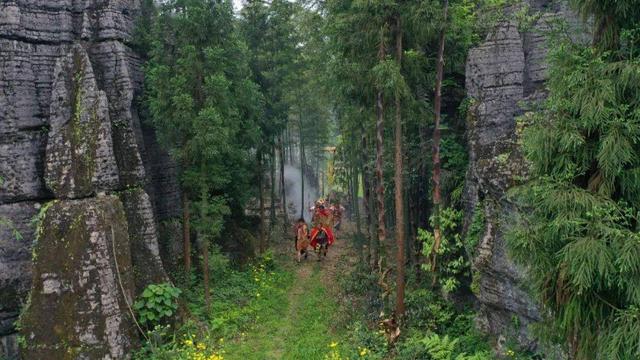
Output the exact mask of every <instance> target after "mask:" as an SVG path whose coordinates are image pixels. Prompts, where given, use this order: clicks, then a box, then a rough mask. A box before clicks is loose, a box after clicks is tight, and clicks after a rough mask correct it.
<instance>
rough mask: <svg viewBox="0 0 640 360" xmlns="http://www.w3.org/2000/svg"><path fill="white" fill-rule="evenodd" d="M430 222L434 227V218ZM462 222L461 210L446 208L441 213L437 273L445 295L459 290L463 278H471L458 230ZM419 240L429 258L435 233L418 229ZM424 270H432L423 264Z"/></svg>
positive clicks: (423, 252) (424, 253)
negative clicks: (440, 236)
mask: <svg viewBox="0 0 640 360" xmlns="http://www.w3.org/2000/svg"><path fill="white" fill-rule="evenodd" d="M430 221H431V226H433V222H434V217H433V216H432V217H431V218H430ZM461 221H462V211H460V210H455V209H453V208H445V209H442V210H441V211H440V229H441V231H442V239H441V244H440V248H439V249H438V262H439V263H440V265H439V266H438V268H437V270H436V271H437V277H438V282H439V284H440V286H441V287H442V290H443V291H444V292H445V293H451V292H453V291H455V290H456V289H457V288H458V286H459V285H460V279H459V278H460V277H461V276H469V262H468V261H467V260H466V258H465V253H464V249H465V247H464V244H463V242H462V236H461V235H460V231H459V229H458V227H459V224H460V222H461ZM418 240H419V241H421V242H422V254H423V255H424V256H428V255H429V254H430V253H431V249H432V247H433V242H434V237H433V233H431V232H430V231H426V230H424V229H418ZM423 269H424V270H429V271H430V270H431V268H430V267H429V266H428V265H427V264H423Z"/></svg>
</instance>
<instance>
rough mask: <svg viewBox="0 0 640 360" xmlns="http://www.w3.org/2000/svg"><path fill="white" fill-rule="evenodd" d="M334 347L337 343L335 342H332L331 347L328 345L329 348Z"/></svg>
mask: <svg viewBox="0 0 640 360" xmlns="http://www.w3.org/2000/svg"><path fill="white" fill-rule="evenodd" d="M336 346H338V343H337V342H335V341H334V342H332V343H331V345H329V347H332V348H334V347H336Z"/></svg>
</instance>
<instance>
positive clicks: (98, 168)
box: [45, 44, 119, 199]
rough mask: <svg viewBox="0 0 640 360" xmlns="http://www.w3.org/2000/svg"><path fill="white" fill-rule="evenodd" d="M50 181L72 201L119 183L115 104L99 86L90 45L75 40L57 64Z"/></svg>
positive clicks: (49, 147)
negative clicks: (112, 105)
mask: <svg viewBox="0 0 640 360" xmlns="http://www.w3.org/2000/svg"><path fill="white" fill-rule="evenodd" d="M54 71H55V72H54V82H53V86H52V93H51V107H50V112H51V117H50V125H51V127H50V130H49V140H48V143H47V151H46V168H45V180H46V184H47V187H48V188H49V189H50V190H51V191H53V193H54V195H55V196H56V198H63V199H70V198H80V197H87V196H91V195H93V194H95V193H97V192H100V191H103V190H104V191H106V190H113V189H115V188H117V186H118V185H119V178H118V167H117V165H116V161H115V155H114V154H113V140H112V129H111V121H110V119H109V104H108V101H107V97H106V95H105V93H104V92H103V91H100V90H99V89H98V86H97V83H96V80H95V76H94V73H93V68H92V66H91V62H90V61H89V57H88V55H87V52H86V51H85V49H84V48H83V47H82V46H81V45H79V44H74V45H73V46H72V47H71V50H70V51H69V53H67V54H66V55H65V56H62V57H61V58H60V59H58V61H57V62H56V66H55V70H54Z"/></svg>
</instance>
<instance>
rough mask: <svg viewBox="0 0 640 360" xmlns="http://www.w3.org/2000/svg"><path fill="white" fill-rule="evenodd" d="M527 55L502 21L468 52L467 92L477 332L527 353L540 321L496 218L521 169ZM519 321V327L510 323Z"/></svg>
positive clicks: (510, 24)
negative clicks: (476, 234)
mask: <svg viewBox="0 0 640 360" xmlns="http://www.w3.org/2000/svg"><path fill="white" fill-rule="evenodd" d="M525 67H526V64H525V53H524V46H523V43H522V40H521V36H520V33H519V31H518V28H517V25H516V23H515V22H513V21H505V22H503V23H501V24H499V26H498V27H497V28H496V30H495V31H494V32H493V33H491V34H489V36H488V37H487V40H486V41H485V42H484V43H483V44H481V45H480V46H479V47H477V48H475V49H472V50H471V51H470V53H469V59H468V62H467V91H468V94H469V96H471V97H473V99H474V105H473V106H472V108H471V111H472V114H471V117H470V119H471V120H470V122H469V124H468V125H469V133H468V137H469V149H470V165H469V173H468V178H467V182H468V184H467V201H469V202H470V204H469V206H468V211H473V209H475V208H476V204H478V202H479V201H480V200H482V202H483V203H482V204H483V206H482V208H481V209H479V211H483V212H484V218H485V219H486V220H487V221H486V223H485V231H484V235H483V236H482V238H481V239H480V242H479V245H478V247H477V249H476V257H475V259H474V262H473V265H474V269H475V270H476V273H477V274H479V276H480V279H479V284H480V289H479V290H480V291H479V294H478V300H479V302H480V312H479V316H478V321H477V323H478V325H479V327H480V328H481V329H482V330H483V331H485V332H488V333H490V334H492V335H496V336H498V337H499V336H508V337H513V338H515V339H516V340H517V341H518V342H519V343H520V344H521V345H524V346H527V347H530V346H532V344H533V342H532V340H531V339H530V338H529V337H528V336H527V331H526V326H527V325H528V324H529V323H531V322H533V321H536V320H538V319H539V315H538V311H537V309H536V306H535V304H534V302H533V301H532V300H531V299H530V297H529V296H528V295H527V294H526V293H525V292H524V291H522V290H521V289H520V287H519V281H520V280H521V279H522V271H521V270H520V269H518V268H516V267H515V266H514V265H513V263H512V262H511V261H510V260H509V257H508V255H507V254H506V248H505V244H504V239H503V233H502V229H501V227H500V222H499V218H500V212H501V211H503V210H504V207H505V206H506V204H505V203H504V195H505V192H506V190H507V189H508V188H510V187H511V186H512V185H513V184H514V183H515V179H516V178H517V177H519V176H524V165H523V160H522V157H521V155H520V153H519V151H518V145H517V142H516V140H517V139H516V131H515V129H516V121H515V117H516V116H517V115H518V114H519V112H520V110H519V107H518V101H521V100H522V99H523V98H524V79H525V77H526V75H525ZM515 319H517V321H514V320H515Z"/></svg>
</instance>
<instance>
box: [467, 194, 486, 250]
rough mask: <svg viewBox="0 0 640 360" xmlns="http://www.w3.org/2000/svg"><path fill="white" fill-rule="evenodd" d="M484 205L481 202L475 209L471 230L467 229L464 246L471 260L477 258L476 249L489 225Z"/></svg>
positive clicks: (470, 225)
mask: <svg viewBox="0 0 640 360" xmlns="http://www.w3.org/2000/svg"><path fill="white" fill-rule="evenodd" d="M483 205H484V204H483V203H482V202H479V203H478V204H476V207H475V208H474V209H473V218H472V219H471V224H469V229H467V234H466V236H465V240H464V245H465V248H466V249H467V254H469V258H470V259H472V258H473V257H474V256H475V252H476V247H477V246H478V243H479V242H480V238H482V236H483V235H484V231H485V227H486V225H487V224H486V219H485V215H484V206H483Z"/></svg>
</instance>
